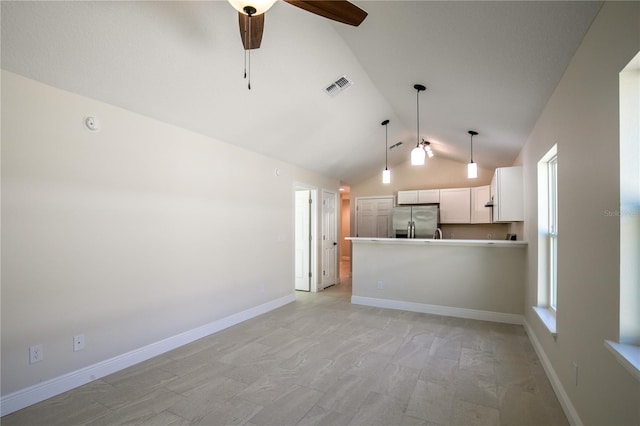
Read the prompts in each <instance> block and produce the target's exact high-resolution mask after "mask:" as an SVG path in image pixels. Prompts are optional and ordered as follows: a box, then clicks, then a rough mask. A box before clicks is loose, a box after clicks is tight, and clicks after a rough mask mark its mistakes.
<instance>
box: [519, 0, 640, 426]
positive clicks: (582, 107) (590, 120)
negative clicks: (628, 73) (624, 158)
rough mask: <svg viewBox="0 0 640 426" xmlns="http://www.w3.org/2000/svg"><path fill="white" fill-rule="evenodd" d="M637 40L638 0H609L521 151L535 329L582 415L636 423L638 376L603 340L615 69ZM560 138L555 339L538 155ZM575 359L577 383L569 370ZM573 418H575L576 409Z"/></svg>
mask: <svg viewBox="0 0 640 426" xmlns="http://www.w3.org/2000/svg"><path fill="white" fill-rule="evenodd" d="M639 50H640V3H639V2H606V3H605V4H604V6H603V8H602V9H601V11H600V13H599V15H598V16H597V18H596V19H595V21H594V22H593V24H592V26H591V28H590V30H589V32H588V33H587V35H586V36H585V38H584V40H583V42H582V44H581V46H580V47H579V49H578V50H577V52H576V54H575V55H574V57H573V59H572V61H571V63H570V65H569V67H568V68H567V70H566V72H565V74H564V76H563V78H562V80H561V81H560V83H559V84H558V86H557V88H556V90H555V92H554V94H553V96H552V97H551V99H550V100H549V102H548V104H547V105H546V107H545V109H544V111H543V113H542V114H541V116H540V118H539V120H538V122H537V123H536V125H535V127H534V129H533V131H532V133H531V135H530V137H529V140H528V142H527V144H526V145H525V147H524V149H523V152H522V157H521V158H522V163H523V167H524V175H525V210H526V215H525V233H526V239H527V240H528V241H529V250H528V262H527V263H528V268H527V270H528V277H527V288H526V297H525V314H526V320H527V322H528V324H529V326H530V330H531V332H532V333H533V338H534V339H537V340H538V341H539V342H540V345H541V347H542V349H543V351H544V354H545V355H546V357H547V358H548V359H549V361H550V364H551V366H552V368H553V370H554V371H555V373H556V374H557V376H558V378H559V382H560V385H561V386H562V388H563V389H564V390H565V391H566V394H567V395H568V399H569V401H570V403H571V404H572V405H573V407H574V408H575V410H576V412H577V414H578V416H579V420H581V421H582V422H583V423H584V424H592V425H595V424H598V425H604V424H606V425H614V424H628V425H638V424H640V383H639V382H638V381H637V380H636V379H634V378H633V377H632V376H631V375H630V374H629V373H628V372H627V371H626V370H625V369H624V368H623V367H622V366H621V365H619V364H618V363H617V362H616V360H615V359H614V357H613V355H612V354H611V353H609V351H607V349H605V347H604V344H603V341H604V340H605V339H613V340H616V339H617V335H618V322H619V312H620V311H619V277H620V274H619V267H620V255H619V218H618V217H615V216H611V215H607V214H606V211H615V210H618V209H619V157H618V155H619V114H618V103H619V100H618V97H619V95H618V93H619V92H618V81H619V72H620V71H621V70H622V69H623V68H624V66H625V65H626V64H627V63H628V62H629V61H630V60H631V59H632V58H633V57H634V56H635V55H636V54H637V53H638V51H639ZM556 143H557V144H558V198H559V200H558V209H559V212H558V213H559V235H558V314H557V331H558V336H557V339H553V338H552V337H551V335H550V334H549V333H548V332H547V331H546V329H545V328H544V326H543V325H542V324H541V322H540V321H539V319H538V318H537V317H536V316H535V314H534V313H533V311H532V309H531V306H534V305H536V303H537V299H536V298H537V285H538V277H537V270H538V268H537V259H536V257H537V253H538V247H537V242H538V238H537V222H538V217H537V177H536V164H537V162H538V161H539V160H540V158H541V157H542V156H543V155H544V154H545V153H546V152H547V151H548V150H549V149H550V148H551V146H552V145H553V144H556ZM573 363H576V364H577V365H578V384H577V385H576V384H575V381H574V377H573V371H574V369H573ZM574 420H575V419H574Z"/></svg>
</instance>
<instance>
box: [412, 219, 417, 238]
mask: <svg viewBox="0 0 640 426" xmlns="http://www.w3.org/2000/svg"><path fill="white" fill-rule="evenodd" d="M415 237H416V223H415V222H414V221H411V238H415Z"/></svg>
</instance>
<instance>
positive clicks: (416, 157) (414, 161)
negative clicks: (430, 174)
mask: <svg viewBox="0 0 640 426" xmlns="http://www.w3.org/2000/svg"><path fill="white" fill-rule="evenodd" d="M413 88H414V89H416V115H417V117H418V120H417V122H418V129H417V132H416V147H415V148H413V150H412V151H411V165H412V166H422V165H424V158H425V156H426V154H427V153H426V152H425V150H424V149H423V148H422V145H421V144H420V92H422V91H424V90H427V88H426V87H424V86H423V85H422V84H414V85H413Z"/></svg>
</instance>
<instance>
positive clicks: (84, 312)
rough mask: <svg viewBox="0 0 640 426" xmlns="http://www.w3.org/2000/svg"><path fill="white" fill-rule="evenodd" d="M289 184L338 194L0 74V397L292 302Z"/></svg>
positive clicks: (219, 145) (329, 185) (286, 169)
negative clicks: (33, 356) (40, 356)
mask: <svg viewBox="0 0 640 426" xmlns="http://www.w3.org/2000/svg"><path fill="white" fill-rule="evenodd" d="M88 115H92V116H95V117H97V118H98V119H99V120H100V123H101V126H102V129H101V131H100V132H98V133H91V132H89V131H88V130H87V129H85V128H84V127H83V119H84V117H86V116H88ZM276 168H279V169H281V170H282V174H281V175H280V176H276V175H275V173H274V171H275V169H276ZM294 182H298V183H301V182H303V183H306V184H308V185H312V186H315V187H318V188H326V189H329V190H332V191H335V192H336V193H337V192H338V187H339V182H338V181H337V180H334V179H329V178H324V177H322V176H319V175H317V174H314V173H311V172H308V171H304V170H300V169H298V168H296V167H293V166H291V165H288V164H284V163H282V162H278V161H275V160H273V159H270V158H267V157H264V156H261V155H258V154H256V153H253V152H249V151H246V150H243V149H239V148H236V147H234V146H231V145H229V144H225V143H223V142H220V141H217V140H213V139H211V138H208V137H204V136H202V135H199V134H195V133H193V132H189V131H186V130H184V129H180V128H177V127H174V126H170V125H167V124H165V123H161V122H158V121H155V120H151V119H149V118H146V117H143V116H140V115H138V114H134V113H131V112H129V111H126V110H123V109H120V108H116V107H113V106H110V105H107V104H104V103H101V102H97V101H94V100H91V99H87V98H84V97H81V96H77V95H74V94H71V93H68V92H64V91H61V90H58V89H55V88H52V87H49V86H45V85H43V84H40V83H38V82H35V81H33V80H29V79H26V78H23V77H21V76H18V75H16V74H13V73H10V72H6V71H2V306H1V307H2V394H3V396H4V395H7V394H10V393H12V392H16V391H18V390H20V389H23V388H25V387H28V386H30V385H34V384H37V383H39V382H42V381H46V380H48V379H51V378H54V377H57V376H60V375H62V374H65V373H68V372H71V371H75V370H78V369H80V368H82V367H85V366H88V365H92V364H95V363H98V362H100V361H103V360H105V359H108V358H111V357H114V356H117V355H120V354H123V353H125V352H128V351H131V350H133V349H136V348H139V347H142V346H145V345H148V344H150V343H152V342H157V341H159V340H162V339H165V338H167V337H170V336H174V335H176V334H178V333H181V332H184V331H187V330H191V329H194V328H196V327H199V326H202V325H204V324H208V323H211V322H213V321H216V320H219V319H221V318H225V317H228V316H229V315H232V314H236V313H238V312H240V311H243V310H246V309H249V308H252V307H255V306H258V305H261V304H264V303H267V302H269V301H273V300H276V299H278V298H282V297H283V296H287V295H292V294H293V288H294V285H293V229H294V226H293V218H294V214H293V212H294V203H293V185H294ZM263 288H264V290H263ZM79 333H84V335H85V339H86V348H85V350H84V351H81V352H75V353H74V352H72V344H71V342H72V336H73V335H75V334H79ZM38 343H41V344H43V345H44V361H42V362H40V363H38V364H33V365H29V363H28V356H27V354H28V347H29V346H31V345H34V344H38Z"/></svg>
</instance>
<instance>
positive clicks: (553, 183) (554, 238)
mask: <svg viewBox="0 0 640 426" xmlns="http://www.w3.org/2000/svg"><path fill="white" fill-rule="evenodd" d="M547 176H548V180H549V188H548V190H547V196H548V214H549V219H548V220H549V225H548V231H547V239H548V244H549V251H548V264H549V281H548V286H549V289H548V292H549V308H551V310H552V311H553V312H555V311H556V309H557V306H556V305H557V302H558V156H557V155H554V156H553V157H552V158H551V159H550V160H549V162H548V163H547Z"/></svg>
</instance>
